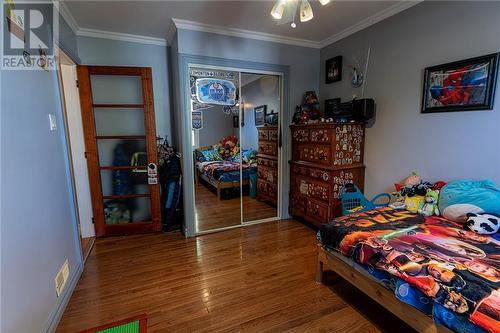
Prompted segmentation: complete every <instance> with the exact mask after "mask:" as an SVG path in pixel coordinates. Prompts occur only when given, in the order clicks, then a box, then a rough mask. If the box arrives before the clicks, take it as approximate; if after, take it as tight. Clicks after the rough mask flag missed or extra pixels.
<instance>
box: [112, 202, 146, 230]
mask: <svg viewBox="0 0 500 333" xmlns="http://www.w3.org/2000/svg"><path fill="white" fill-rule="evenodd" d="M104 221H105V223H106V224H107V225H110V224H121V223H138V222H149V221H151V202H150V199H149V198H147V197H144V198H121V199H104Z"/></svg>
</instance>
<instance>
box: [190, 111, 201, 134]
mask: <svg viewBox="0 0 500 333" xmlns="http://www.w3.org/2000/svg"><path fill="white" fill-rule="evenodd" d="M191 128H192V129H194V130H201V129H202V128H203V112H201V111H193V112H191Z"/></svg>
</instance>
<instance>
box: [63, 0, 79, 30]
mask: <svg viewBox="0 0 500 333" xmlns="http://www.w3.org/2000/svg"><path fill="white" fill-rule="evenodd" d="M59 14H61V16H62V17H63V19H64V21H66V23H67V24H68V25H69V27H70V28H71V30H73V32H74V33H75V34H76V33H77V31H78V29H79V27H78V23H77V22H76V20H75V18H74V17H73V15H71V12H70V11H69V9H68V7H67V6H66V3H65V2H64V1H59Z"/></svg>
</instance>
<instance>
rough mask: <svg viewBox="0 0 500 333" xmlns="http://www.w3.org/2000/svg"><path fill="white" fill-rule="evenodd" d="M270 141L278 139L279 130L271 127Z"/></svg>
mask: <svg viewBox="0 0 500 333" xmlns="http://www.w3.org/2000/svg"><path fill="white" fill-rule="evenodd" d="M269 141H275V142H276V141H278V130H277V129H270V130H269Z"/></svg>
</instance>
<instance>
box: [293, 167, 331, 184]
mask: <svg viewBox="0 0 500 333" xmlns="http://www.w3.org/2000/svg"><path fill="white" fill-rule="evenodd" d="M291 170H292V174H295V175H300V176H304V177H310V178H313V179H316V180H319V181H323V182H330V181H331V179H332V172H331V171H327V170H322V169H315V168H309V167H306V166H301V165H296V164H293V165H292V168H291Z"/></svg>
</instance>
